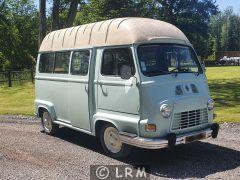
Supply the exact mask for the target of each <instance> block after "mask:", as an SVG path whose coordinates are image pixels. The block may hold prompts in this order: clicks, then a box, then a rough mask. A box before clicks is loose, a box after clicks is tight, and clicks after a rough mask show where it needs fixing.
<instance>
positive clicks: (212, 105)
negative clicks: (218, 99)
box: [207, 99, 214, 111]
mask: <svg viewBox="0 0 240 180" xmlns="http://www.w3.org/2000/svg"><path fill="white" fill-rule="evenodd" d="M207 107H208V110H209V111H211V110H213V108H214V100H212V99H209V100H208V102H207Z"/></svg>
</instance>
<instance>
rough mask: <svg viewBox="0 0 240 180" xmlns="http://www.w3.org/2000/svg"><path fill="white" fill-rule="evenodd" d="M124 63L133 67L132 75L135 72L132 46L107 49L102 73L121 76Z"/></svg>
mask: <svg viewBox="0 0 240 180" xmlns="http://www.w3.org/2000/svg"><path fill="white" fill-rule="evenodd" d="M123 65H128V66H130V67H131V68H132V75H134V74H135V67H134V62H133V56H132V51H131V49H130V48H117V49H106V50H105V51H104V54H103V62H102V69H101V74H102V75H107V76H120V70H121V67H122V66H123Z"/></svg>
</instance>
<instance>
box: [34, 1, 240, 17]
mask: <svg viewBox="0 0 240 180" xmlns="http://www.w3.org/2000/svg"><path fill="white" fill-rule="evenodd" d="M34 1H35V4H36V6H37V7H38V2H39V0H34ZM216 1H217V4H218V6H219V9H220V10H221V11H223V10H225V9H226V8H227V7H228V6H232V7H233V10H234V12H235V13H237V14H240V0H216ZM48 7H49V5H48Z"/></svg>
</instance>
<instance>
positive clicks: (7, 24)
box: [0, 0, 38, 70]
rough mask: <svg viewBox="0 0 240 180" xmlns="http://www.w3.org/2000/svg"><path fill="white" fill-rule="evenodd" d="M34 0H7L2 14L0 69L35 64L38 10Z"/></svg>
mask: <svg viewBox="0 0 240 180" xmlns="http://www.w3.org/2000/svg"><path fill="white" fill-rule="evenodd" d="M33 4H34V3H33V1H27V0H17V1H14V0H6V1H5V6H4V8H3V10H2V11H1V14H0V44H1V46H0V62H1V64H0V70H4V69H9V68H11V69H23V68H30V67H31V66H32V65H33V63H34V62H33V58H32V56H36V54H37V43H36V39H37V36H38V31H37V29H36V26H37V10H36V8H35V7H34V5H33Z"/></svg>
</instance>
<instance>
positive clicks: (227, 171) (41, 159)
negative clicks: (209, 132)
mask: <svg viewBox="0 0 240 180" xmlns="http://www.w3.org/2000/svg"><path fill="white" fill-rule="evenodd" d="M239 130H240V124H223V125H221V131H220V135H219V138H218V139H216V140H212V139H211V140H208V141H202V142H195V143H193V144H188V145H185V146H179V147H178V148H177V150H176V151H175V152H170V151H168V150H166V149H163V150H147V151H146V150H143V149H138V148H134V149H133V152H134V153H132V154H131V156H130V157H129V158H128V160H124V161H118V160H115V159H112V158H109V157H107V156H105V155H104V153H103V151H102V149H101V147H100V145H99V143H98V142H97V141H96V139H95V138H94V137H91V136H89V135H85V134H82V133H79V132H76V131H73V130H69V129H66V128H62V129H61V131H60V133H59V134H58V135H57V136H56V137H52V136H48V135H46V134H44V133H41V132H40V131H41V128H40V124H39V121H36V120H35V119H34V118H24V117H11V116H9V117H8V116H0V179H89V176H90V165H96V164H97V165H109V164H111V165H119V164H121V165H126V164H129V165H133V166H135V165H139V164H144V165H148V166H150V170H149V172H148V173H149V174H150V177H151V179H165V178H171V179H176V178H177V179H178V178H180V179H183V178H187V179H194V178H196V179H199V178H207V179H240V137H239Z"/></svg>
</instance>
